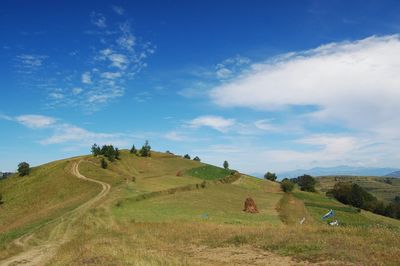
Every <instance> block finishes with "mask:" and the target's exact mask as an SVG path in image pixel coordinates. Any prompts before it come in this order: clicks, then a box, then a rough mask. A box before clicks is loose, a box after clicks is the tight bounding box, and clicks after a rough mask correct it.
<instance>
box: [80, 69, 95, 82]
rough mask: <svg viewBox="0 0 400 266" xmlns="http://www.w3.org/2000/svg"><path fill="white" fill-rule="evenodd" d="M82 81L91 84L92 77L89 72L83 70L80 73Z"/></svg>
mask: <svg viewBox="0 0 400 266" xmlns="http://www.w3.org/2000/svg"><path fill="white" fill-rule="evenodd" d="M81 80H82V83H84V84H91V83H92V77H91V75H90V72H85V73H83V74H82V77H81Z"/></svg>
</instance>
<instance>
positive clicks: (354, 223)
mask: <svg viewBox="0 0 400 266" xmlns="http://www.w3.org/2000/svg"><path fill="white" fill-rule="evenodd" d="M0 193H1V194H2V195H3V199H4V203H3V204H1V205H0V265H19V264H24V265H205V264H208V265H226V264H235V265H249V264H261V265H293V264H298V263H302V264H305V265H307V264H314V263H317V264H342V265H343V264H344V265H345V264H358V265H360V264H362V265H368V264H381V262H385V263H389V264H393V265H394V264H399V263H400V258H399V257H398V256H397V254H399V253H400V247H399V246H398V245H397V243H398V239H399V238H400V221H398V220H394V219H390V218H387V217H383V216H379V215H375V214H372V213H369V212H365V211H362V212H357V211H356V210H355V209H353V208H351V207H348V206H346V205H343V204H341V203H339V202H337V201H335V200H333V199H330V198H327V197H325V196H324V193H307V192H302V191H298V190H295V191H294V192H293V193H283V192H282V191H281V190H280V186H279V183H276V182H271V181H267V180H262V179H258V178H255V177H252V176H248V175H245V174H241V173H236V172H232V171H230V170H225V169H221V168H219V167H215V166H211V165H208V164H203V163H201V162H196V161H193V160H187V159H183V158H182V157H180V156H175V155H172V154H165V153H158V152H153V153H152V156H151V157H146V158H144V157H139V156H136V155H133V154H130V153H129V152H128V151H125V150H123V151H121V159H120V160H116V161H114V162H109V163H108V168H107V169H102V168H101V167H100V158H99V157H93V156H79V157H74V158H70V159H65V160H61V161H56V162H51V163H48V164H45V165H42V166H38V167H36V168H34V169H33V171H32V173H31V174H30V175H29V176H25V177H19V176H16V175H14V176H11V177H9V178H7V179H4V180H1V181H0ZM247 197H252V198H253V199H254V200H255V202H256V204H257V207H258V210H259V213H258V214H250V213H246V212H243V211H242V210H243V204H244V201H245V199H246V198H247ZM329 209H334V210H335V212H336V216H335V219H338V220H339V221H340V226H338V227H331V226H329V225H327V223H326V221H323V220H321V215H323V214H324V213H326V211H327V210H329ZM303 218H304V219H305V222H304V223H303V224H300V223H299V221H300V220H302V219H303ZM376 254H379V256H376Z"/></svg>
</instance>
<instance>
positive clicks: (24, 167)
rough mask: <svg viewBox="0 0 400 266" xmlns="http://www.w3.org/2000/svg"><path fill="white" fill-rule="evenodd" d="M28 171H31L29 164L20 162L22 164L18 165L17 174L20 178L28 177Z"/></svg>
mask: <svg viewBox="0 0 400 266" xmlns="http://www.w3.org/2000/svg"><path fill="white" fill-rule="evenodd" d="M30 171H31V169H30V167H29V163H27V162H22V163H19V164H18V173H19V175H20V176H25V175H29V172H30Z"/></svg>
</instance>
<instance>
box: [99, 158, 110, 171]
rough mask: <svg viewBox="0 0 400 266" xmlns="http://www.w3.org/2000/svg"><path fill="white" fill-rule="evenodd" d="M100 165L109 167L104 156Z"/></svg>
mask: <svg viewBox="0 0 400 266" xmlns="http://www.w3.org/2000/svg"><path fill="white" fill-rule="evenodd" d="M100 166H101V168H103V169H107V166H108V164H107V162H106V160H104V158H101V161H100Z"/></svg>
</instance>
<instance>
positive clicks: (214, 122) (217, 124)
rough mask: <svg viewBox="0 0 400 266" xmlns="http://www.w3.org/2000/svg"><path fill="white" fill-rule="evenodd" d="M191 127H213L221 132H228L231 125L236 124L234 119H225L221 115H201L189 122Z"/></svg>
mask: <svg viewBox="0 0 400 266" xmlns="http://www.w3.org/2000/svg"><path fill="white" fill-rule="evenodd" d="M187 124H188V126H189V127H192V128H198V127H211V128H213V129H215V130H218V131H220V132H226V131H227V130H228V129H229V128H230V127H231V126H233V125H234V124H235V120H234V119H225V118H223V117H220V116H212V115H209V116H199V117H197V118H195V119H193V120H191V121H189V122H188V123H187Z"/></svg>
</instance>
